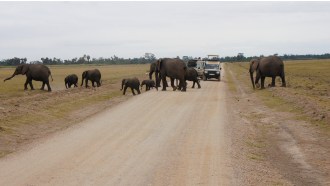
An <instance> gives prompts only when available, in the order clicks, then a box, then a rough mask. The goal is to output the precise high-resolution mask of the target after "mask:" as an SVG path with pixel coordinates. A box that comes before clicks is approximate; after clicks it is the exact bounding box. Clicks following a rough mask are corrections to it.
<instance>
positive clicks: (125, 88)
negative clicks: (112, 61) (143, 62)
mask: <svg viewBox="0 0 330 186" xmlns="http://www.w3.org/2000/svg"><path fill="white" fill-rule="evenodd" d="M126 89H127V86H126V85H125V87H124V92H123V95H125V93H126Z"/></svg>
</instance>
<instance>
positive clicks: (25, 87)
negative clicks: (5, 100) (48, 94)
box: [24, 79, 30, 90]
mask: <svg viewBox="0 0 330 186" xmlns="http://www.w3.org/2000/svg"><path fill="white" fill-rule="evenodd" d="M29 82H30V81H29V80H28V79H26V81H25V83H24V90H27V89H28V88H27V85H28V84H29Z"/></svg>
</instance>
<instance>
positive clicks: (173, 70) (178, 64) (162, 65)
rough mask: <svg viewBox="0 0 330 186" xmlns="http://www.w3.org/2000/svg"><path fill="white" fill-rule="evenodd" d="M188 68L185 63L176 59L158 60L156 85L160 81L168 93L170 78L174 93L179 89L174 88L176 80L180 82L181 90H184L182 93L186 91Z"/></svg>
mask: <svg viewBox="0 0 330 186" xmlns="http://www.w3.org/2000/svg"><path fill="white" fill-rule="evenodd" d="M186 70H187V66H186V64H185V62H184V61H182V60H180V59H177V58H174V59H171V58H163V59H158V60H157V61H156V69H155V78H156V84H157V83H158V82H160V79H161V80H162V82H163V88H162V90H163V91H166V84H165V82H166V77H170V79H171V86H172V88H173V91H175V90H176V89H177V87H176V86H174V79H178V80H179V89H181V88H182V90H181V91H186V86H185V74H186Z"/></svg>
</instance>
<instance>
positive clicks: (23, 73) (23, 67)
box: [22, 64, 29, 75]
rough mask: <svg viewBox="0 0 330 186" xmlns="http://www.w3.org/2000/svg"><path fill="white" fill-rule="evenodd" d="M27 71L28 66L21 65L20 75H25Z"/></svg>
mask: <svg viewBox="0 0 330 186" xmlns="http://www.w3.org/2000/svg"><path fill="white" fill-rule="evenodd" d="M28 71H29V65H27V64H25V65H22V75H25V74H26V73H27V72H28Z"/></svg>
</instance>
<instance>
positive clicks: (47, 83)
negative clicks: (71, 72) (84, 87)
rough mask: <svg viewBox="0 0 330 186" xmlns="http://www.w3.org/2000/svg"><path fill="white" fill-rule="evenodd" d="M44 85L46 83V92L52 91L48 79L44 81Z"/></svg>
mask: <svg viewBox="0 0 330 186" xmlns="http://www.w3.org/2000/svg"><path fill="white" fill-rule="evenodd" d="M46 85H47V88H48V92H50V91H52V89H51V88H50V85H49V81H46ZM70 87H71V84H70Z"/></svg>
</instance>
